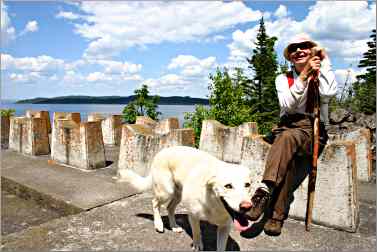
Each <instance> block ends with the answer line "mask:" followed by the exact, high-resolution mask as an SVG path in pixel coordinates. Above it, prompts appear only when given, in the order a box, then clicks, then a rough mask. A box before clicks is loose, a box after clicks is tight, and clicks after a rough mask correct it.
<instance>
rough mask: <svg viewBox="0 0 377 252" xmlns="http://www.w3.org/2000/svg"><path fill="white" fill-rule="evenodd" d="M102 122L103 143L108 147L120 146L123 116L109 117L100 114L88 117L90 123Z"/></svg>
mask: <svg viewBox="0 0 377 252" xmlns="http://www.w3.org/2000/svg"><path fill="white" fill-rule="evenodd" d="M90 121H100V122H101V127H102V136H103V142H104V144H106V145H117V146H119V145H120V140H121V134H122V116H121V115H110V116H107V117H104V116H102V115H101V114H98V113H93V114H90V115H88V122H90Z"/></svg>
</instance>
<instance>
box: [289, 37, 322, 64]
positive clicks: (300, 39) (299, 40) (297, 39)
mask: <svg viewBox="0 0 377 252" xmlns="http://www.w3.org/2000/svg"><path fill="white" fill-rule="evenodd" d="M303 42H310V43H311V44H312V46H313V47H314V46H317V43H315V42H314V41H313V40H312V39H311V38H310V37H309V35H308V34H306V33H300V34H297V35H296V36H294V37H293V38H292V39H291V41H290V42H289V43H288V45H287V46H286V47H285V49H284V57H285V58H286V59H287V60H288V61H289V53H288V47H289V46H290V45H293V44H300V43H303Z"/></svg>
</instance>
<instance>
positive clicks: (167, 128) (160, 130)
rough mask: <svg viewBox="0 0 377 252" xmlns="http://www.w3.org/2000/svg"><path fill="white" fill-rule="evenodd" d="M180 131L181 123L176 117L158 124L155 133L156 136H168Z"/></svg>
mask: <svg viewBox="0 0 377 252" xmlns="http://www.w3.org/2000/svg"><path fill="white" fill-rule="evenodd" d="M175 129H179V121H178V118H176V117H170V118H166V119H164V120H162V121H160V122H158V123H157V124H156V126H155V127H154V132H155V133H156V134H161V135H163V134H167V133H169V132H171V131H172V130H175Z"/></svg>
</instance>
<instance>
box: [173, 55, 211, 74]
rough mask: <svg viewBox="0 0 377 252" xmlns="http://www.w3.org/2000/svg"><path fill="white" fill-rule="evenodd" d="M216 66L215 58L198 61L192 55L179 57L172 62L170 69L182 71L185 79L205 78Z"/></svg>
mask: <svg viewBox="0 0 377 252" xmlns="http://www.w3.org/2000/svg"><path fill="white" fill-rule="evenodd" d="M215 66H216V58H215V57H208V58H205V59H198V58H196V57H194V56H192V55H179V56H177V57H176V58H174V59H172V60H171V62H170V64H169V65H168V69H169V70H172V69H180V70H181V74H182V75H183V76H185V77H205V76H207V75H208V73H209V72H210V70H212V69H213V68H214V67H215Z"/></svg>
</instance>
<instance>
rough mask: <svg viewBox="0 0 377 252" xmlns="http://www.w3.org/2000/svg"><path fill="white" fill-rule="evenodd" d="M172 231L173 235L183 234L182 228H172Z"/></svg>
mask: <svg viewBox="0 0 377 252" xmlns="http://www.w3.org/2000/svg"><path fill="white" fill-rule="evenodd" d="M172 230H173V232H174V233H182V232H183V228H181V227H173V228H172Z"/></svg>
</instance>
